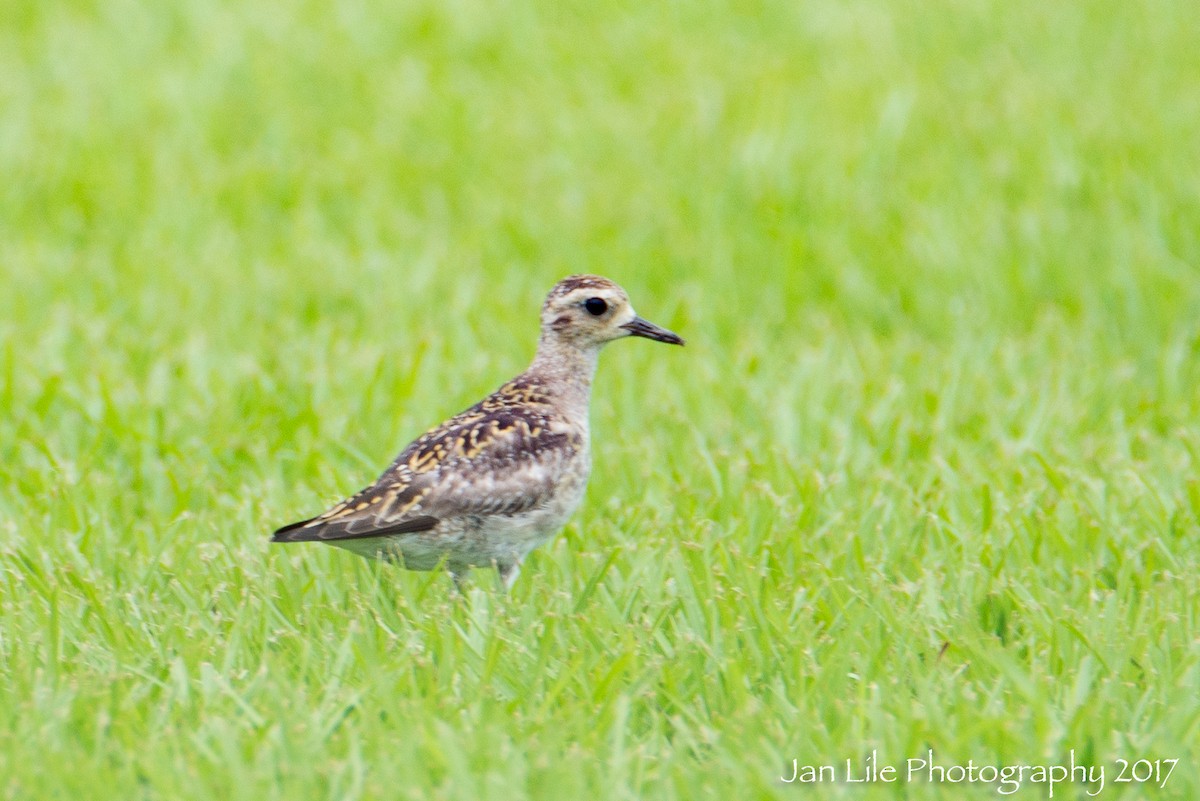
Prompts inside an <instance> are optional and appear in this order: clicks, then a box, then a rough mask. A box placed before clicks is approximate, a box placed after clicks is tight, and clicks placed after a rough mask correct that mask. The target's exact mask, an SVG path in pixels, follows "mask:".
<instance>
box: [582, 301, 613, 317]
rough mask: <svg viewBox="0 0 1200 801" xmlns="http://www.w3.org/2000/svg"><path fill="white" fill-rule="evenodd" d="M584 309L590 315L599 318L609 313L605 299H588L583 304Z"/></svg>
mask: <svg viewBox="0 0 1200 801" xmlns="http://www.w3.org/2000/svg"><path fill="white" fill-rule="evenodd" d="M583 308H585V309H587V310H588V314H591V315H593V316H595V317H599V316H600V315H602V314H604V313H605V312H606V311H608V304H607V303H605V302H604V299H603V298H588V299H587V300H585V301H584V302H583Z"/></svg>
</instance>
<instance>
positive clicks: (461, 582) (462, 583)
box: [449, 567, 471, 598]
mask: <svg viewBox="0 0 1200 801" xmlns="http://www.w3.org/2000/svg"><path fill="white" fill-rule="evenodd" d="M470 570H471V568H469V567H464V568H461V569H459V570H450V571H449V573H450V578H452V579H454V589H455V591H456V592H458V594H459V595H461V596H462V597H464V598H466V597H467V573H468V572H470Z"/></svg>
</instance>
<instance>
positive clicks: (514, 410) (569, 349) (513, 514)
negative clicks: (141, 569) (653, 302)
mask: <svg viewBox="0 0 1200 801" xmlns="http://www.w3.org/2000/svg"><path fill="white" fill-rule="evenodd" d="M626 337H644V338H646V339H651V340H655V341H658V342H664V343H667V344H672V345H683V344H684V341H683V339H682V338H681V337H680V336H679V335H678V334H676V333H674V332H672V331H669V330H667V329H666V328H662V327H661V326H658V325H655V324H654V323H651V322H649V321H647V320H645V319H643V318H641V317H639V316H638V315H637V314H636V313H635V312H634V310H633V306H632V305H631V304H630V302H629V296H628V294H627V293H626V292H625V290H624V289H622V288H621V287H620V286H619V285H617V284H616V283H615V282H613V281H611V280H609V279H608V278H604V277H602V276H598V275H572V276H568V277H567V278H564V279H563V280H561V281H559V282H558V283H557V284H555V285H554V287H553V288H552V289H551V290H550V293H549V294H548V295H547V296H546V299H545V302H544V303H543V304H542V309H541V333H540V336H539V338H538V343H537V350H536V353H535V355H534V357H533V361H532V362H531V363H530V365H529V368H528V369H527V370H525V372H523V373H521V374H520V375H518V376H517V377H516V378H514V379H512V380H511V381H509V382H508V383H506V384H504V385H503V386H501V387H500V388H499V389H497V390H496V391H495V392H493V393H492V394H491V395H488V396H487V397H486V398H484V399H483V400H481V401H479V402H478V403H476V404H475V405H474V406H472V407H470V408H469V409H467V410H465V411H463V412H461V413H460V414H457V415H455V416H454V417H451V418H450V419H449V420H447V421H445V422H444V423H442V424H441V425H438V426H435V427H433V428H431V429H429V430H428V431H426V432H425V433H424V434H422V435H421V436H420V437H418V438H417V439H416V440H414V441H413V442H412V443H411V444H409V445H408V446H407V447H406V448H404V450H402V451H401V452H400V455H399V456H397V457H396V458H395V460H394V461H393V462H392V463H391V464H390V465H389V466H388V468H387V469H386V470H384V471H383V473H382V474H381V475H380V476H379V478H378V479H376V480H375V482H374V483H372V484H371V485H370V486H368V487H366V488H365V489H363V490H361V491H360V492H357V493H355V494H354V495H352V496H350V497H349V498H347V499H346V500H344V501H342V502H341V503H338V504H336V505H335V506H333V507H332V508H330V509H329V510H327V511H326V512H324V513H323V514H320V515H318V516H316V517H313V518H310V519H307V520H301V521H299V522H296V523H292V524H290V525H286V526H283V527H282V528H280V529H278V530H277V531H275V533H274V534H273V535H272V537H271V541H272V542H277V543H292V542H323V543H327V544H329V545H334V546H337V547H339V548H344V549H346V550H348V551H351V552H353V553H355V554H358V555H360V556H364V557H368V558H374V559H381V560H384V561H387V562H393V563H397V564H399V565H401V566H403V567H404V568H407V569H410V570H433V569H437V568H443V569H445V570H447V571H448V572H449V573H450V576H451V578H452V579H453V580H454V585H455V586H456V587H457V588H458V589H459V590H460V591H461V590H462V589H463V586H464V583H463V582H464V580H465V578H466V576H467V575H468V573H469V571H470V570H471V569H472V568H494V569H495V570H496V571H497V573H498V575H499V579H500V583H501V584H502V585H503V588H504V590H505V591H506V592H507V591H509V590H510V589H511V588H512V586H513V583H514V582H515V581H516V579H517V576H518V575H519V574H520V570H521V563H522V562H523V561H524V560H525V557H526V556H528V555H529V553H530V552H531V551H533V550H534V549H535V548H537V547H539V546H540V545H543V544H545V543H546V542H548V541H549V540H550V539H552V538H553V537H554V535H555V534H556V533H557V532H558V531H559V529H561V528H562V527H563V525H565V523H566V522H567V520H568V519H569V518H570V517H571V515H572V514H573V513H574V512H575V510H576V508H577V507H578V506H579V505H580V502H581V501H582V500H583V496H584V491H585V489H586V486H587V480H588V475H589V474H590V472H591V448H590V433H589V425H588V416H589V415H588V408H589V403H590V399H591V388H592V380H593V377H594V375H595V372H596V363H597V359H598V356H599V354H600V350H601V348H603V347H604V345H606V344H607V343H609V342H612V341H615V340H618V339H624V338H626Z"/></svg>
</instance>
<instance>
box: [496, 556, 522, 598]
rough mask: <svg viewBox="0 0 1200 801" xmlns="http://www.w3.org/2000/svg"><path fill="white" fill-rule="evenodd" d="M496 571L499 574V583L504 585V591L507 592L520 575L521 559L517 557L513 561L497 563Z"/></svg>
mask: <svg viewBox="0 0 1200 801" xmlns="http://www.w3.org/2000/svg"><path fill="white" fill-rule="evenodd" d="M496 572H497V573H499V574H500V583H501V584H503V585H504V591H505V592H508V591H510V590H511V589H512V585H513V584H514V583H515V582H516V580H517V576H519V575H521V561H520V560H519V559H518V560H517V561H515V562H504V563H497V564H496Z"/></svg>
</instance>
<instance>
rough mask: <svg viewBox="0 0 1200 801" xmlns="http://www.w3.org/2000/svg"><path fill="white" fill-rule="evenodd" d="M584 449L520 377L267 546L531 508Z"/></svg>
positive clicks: (385, 532)
mask: <svg viewBox="0 0 1200 801" xmlns="http://www.w3.org/2000/svg"><path fill="white" fill-rule="evenodd" d="M539 401H541V402H539ZM581 444H582V438H581V435H580V434H579V433H578V432H575V431H571V430H569V429H568V427H567V426H566V425H565V424H563V423H562V422H561V421H559V420H557V419H556V418H555V416H554V414H553V412H552V409H551V407H550V406H549V405H548V404H547V403H545V402H544V400H543V399H542V398H541V397H540V394H539V393H538V392H537V388H536V387H534V386H531V385H529V384H528V383H525V382H522V381H521V380H520V379H518V380H517V381H514V382H512V383H510V384H507V385H505V386H504V387H502V388H501V389H500V390H498V391H497V392H496V393H494V394H492V395H490V396H488V397H487V398H485V399H484V400H483V401H481V402H480V403H478V404H476V405H475V406H472V407H471V408H470V409H468V410H467V411H465V412H463V413H462V414H459V415H457V416H456V417H453V418H451V419H450V420H448V421H446V422H445V423H443V424H442V425H440V426H438V427H436V428H434V429H431V430H430V431H428V432H426V433H425V434H424V435H422V436H421V437H420V438H419V439H417V440H416V441H415V442H413V443H412V444H411V445H409V446H408V447H407V448H405V449H404V451H403V452H402V453H401V454H400V455H399V456H398V457H397V458H396V460H395V461H394V462H393V463H392V464H391V466H390V467H388V469H387V470H386V471H384V473H383V475H381V476H380V477H379V479H378V480H376V481H375V483H374V484H372V485H371V486H369V487H367V488H366V489H364V490H362V491H361V492H359V493H357V494H356V495H354V496H353V497H350V498H348V499H346V500H345V501H342V502H341V503H339V504H338V505H336V506H334V507H333V508H332V509H330V510H329V511H327V512H325V513H324V514H322V515H320V516H318V517H315V518H312V519H311V520H304V521H301V522H299V523H293V524H291V525H289V526H284V527H283V528H281V529H279V530H278V531H276V532H275V534H274V536H273V537H272V540H273V541H274V542H308V541H325V542H328V541H333V540H347V539H361V538H367V537H384V536H391V535H396V534H405V533H415V532H421V531H430V530H432V529H435V528H436V527H437V526H438V525H439V524H440V523H442V522H443V521H448V520H453V519H455V518H459V517H464V516H468V515H515V514H520V513H522V512H527V511H530V510H533V509H537V508H539V507H542V506H545V505H546V504H547V503H549V502H550V500H551V499H552V496H553V493H554V488H555V487H556V486H557V483H558V479H559V477H560V475H561V474H562V472H563V470H564V469H566V467H567V465H568V464H569V463H570V462H571V460H572V458H573V457H574V456H575V454H576V453H577V451H578V449H579V448H580V446H581Z"/></svg>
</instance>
